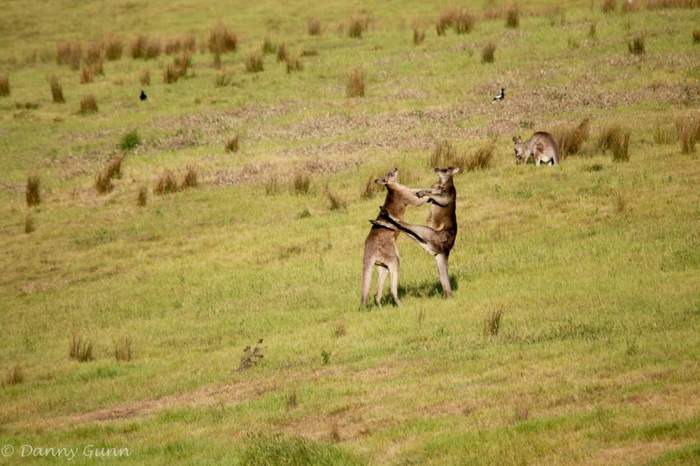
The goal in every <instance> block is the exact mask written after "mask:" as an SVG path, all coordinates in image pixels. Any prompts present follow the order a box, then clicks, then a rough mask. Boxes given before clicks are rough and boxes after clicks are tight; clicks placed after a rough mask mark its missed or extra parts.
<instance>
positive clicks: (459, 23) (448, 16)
mask: <svg viewBox="0 0 700 466" xmlns="http://www.w3.org/2000/svg"><path fill="white" fill-rule="evenodd" d="M475 24H476V17H475V16H474V15H472V14H471V13H470V12H469V10H467V9H465V8H462V9H457V8H449V9H447V10H444V11H443V12H442V13H441V14H440V17H439V18H438V21H437V24H436V25H435V31H436V32H437V34H438V35H439V36H442V35H445V33H446V32H447V30H448V29H450V28H452V29H453V30H454V31H455V32H456V33H457V34H466V33H469V32H471V31H472V30H473V29H474V25H475Z"/></svg>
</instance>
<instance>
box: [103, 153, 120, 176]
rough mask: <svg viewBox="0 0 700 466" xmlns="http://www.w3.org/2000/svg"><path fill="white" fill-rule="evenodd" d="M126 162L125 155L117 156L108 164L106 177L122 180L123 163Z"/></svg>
mask: <svg viewBox="0 0 700 466" xmlns="http://www.w3.org/2000/svg"><path fill="white" fill-rule="evenodd" d="M123 161H124V155H122V154H120V155H115V156H114V157H112V159H111V160H110V161H109V162H108V163H107V166H106V167H105V171H104V173H105V175H107V176H108V177H109V178H121V177H122V162H123Z"/></svg>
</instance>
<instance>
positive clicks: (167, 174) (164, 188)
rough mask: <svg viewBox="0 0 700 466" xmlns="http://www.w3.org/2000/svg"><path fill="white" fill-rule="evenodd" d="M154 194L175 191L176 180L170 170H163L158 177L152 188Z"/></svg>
mask: <svg viewBox="0 0 700 466" xmlns="http://www.w3.org/2000/svg"><path fill="white" fill-rule="evenodd" d="M153 192H154V193H155V194H159V195H163V194H170V193H175V192H177V181H176V180H175V175H173V172H171V171H170V170H165V171H164V172H163V174H162V175H160V178H158V184H156V187H155V188H154V189H153Z"/></svg>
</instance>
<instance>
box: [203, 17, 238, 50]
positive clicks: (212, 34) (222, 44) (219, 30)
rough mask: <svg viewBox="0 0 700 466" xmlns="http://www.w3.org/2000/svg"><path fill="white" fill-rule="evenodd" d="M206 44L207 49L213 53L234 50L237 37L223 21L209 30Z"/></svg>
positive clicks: (236, 44)
mask: <svg viewBox="0 0 700 466" xmlns="http://www.w3.org/2000/svg"><path fill="white" fill-rule="evenodd" d="M207 45H208V47H209V51H210V52H211V53H213V54H215V55H220V54H222V53H226V52H234V51H235V50H236V48H237V47H238V37H237V36H236V34H234V33H233V32H231V31H230V30H229V29H228V28H227V27H226V26H224V25H223V23H219V24H217V25H216V26H214V27H213V28H212V29H211V31H209V40H208V41H207Z"/></svg>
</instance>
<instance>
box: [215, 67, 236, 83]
mask: <svg viewBox="0 0 700 466" xmlns="http://www.w3.org/2000/svg"><path fill="white" fill-rule="evenodd" d="M232 79H233V74H231V73H230V72H228V71H224V70H222V71H219V72H218V73H217V74H216V77H215V78H214V85H215V86H216V87H226V86H228V85H229V84H231V80H232Z"/></svg>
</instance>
